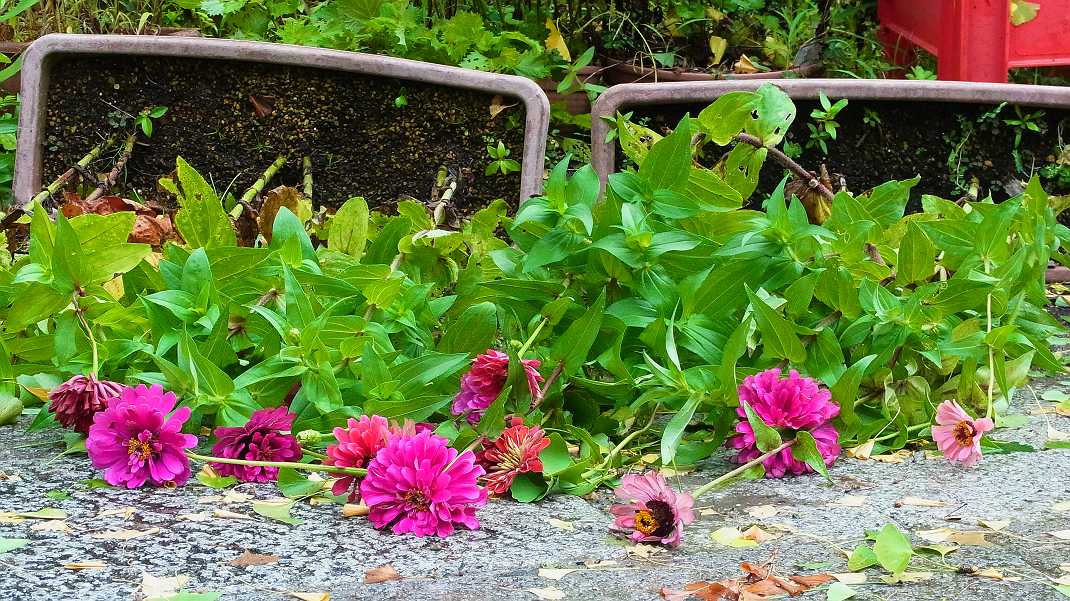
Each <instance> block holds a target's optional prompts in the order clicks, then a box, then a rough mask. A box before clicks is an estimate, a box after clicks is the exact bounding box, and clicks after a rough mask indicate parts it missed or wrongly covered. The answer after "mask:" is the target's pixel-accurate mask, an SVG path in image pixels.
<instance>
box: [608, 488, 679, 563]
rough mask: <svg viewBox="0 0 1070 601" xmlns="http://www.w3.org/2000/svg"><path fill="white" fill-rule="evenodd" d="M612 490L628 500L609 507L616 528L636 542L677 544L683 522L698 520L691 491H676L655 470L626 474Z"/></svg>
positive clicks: (674, 545)
mask: <svg viewBox="0 0 1070 601" xmlns="http://www.w3.org/2000/svg"><path fill="white" fill-rule="evenodd" d="M613 493H614V494H616V495H617V498H619V499H621V500H622V501H625V503H623V504H616V505H613V506H612V507H610V508H609V511H610V513H612V514H613V515H615V516H616V519H614V520H613V529H614V530H616V531H618V532H621V533H624V534H627V535H628V538H629V539H631V540H632V541H634V542H637V543H661V544H663V545H668V546H670V547H677V546H679V545H680V535H681V533H682V532H683V530H684V524H690V523H691V522H693V521H695V514H694V512H692V511H691V506H692V505H693V504H694V501H693V500H692V499H691V495H689V494H687V493H677V492H676V491H674V490H673V489H672V488H671V487H669V485H668V484H667V483H666V482H665V478H663V477H662V475H661V474H659V473H657V472H656V471H654V470H650V471H648V472H646V473H645V474H628V475H626V476H624V477H623V478H621V483H620V486H618V487H617V488H616V489H615V490H614V491H613Z"/></svg>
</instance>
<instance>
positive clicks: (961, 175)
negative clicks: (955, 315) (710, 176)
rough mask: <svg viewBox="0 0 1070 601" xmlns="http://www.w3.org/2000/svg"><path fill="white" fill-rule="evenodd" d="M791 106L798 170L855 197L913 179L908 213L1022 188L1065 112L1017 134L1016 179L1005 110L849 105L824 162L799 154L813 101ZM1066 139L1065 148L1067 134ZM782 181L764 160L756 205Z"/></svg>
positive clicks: (663, 115) (1058, 190)
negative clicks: (822, 176)
mask: <svg viewBox="0 0 1070 601" xmlns="http://www.w3.org/2000/svg"><path fill="white" fill-rule="evenodd" d="M832 100H833V101H835V100H836V99H835V98H833V99H832ZM705 106H706V105H692V106H685V105H676V106H672V107H638V108H637V109H636V110H635V116H636V118H647V119H648V120H649V121H648V126H650V127H653V128H654V129H655V130H657V131H663V130H667V129H669V128H671V127H673V126H675V125H676V123H677V122H678V121H679V119H680V117H681V116H683V114H684V113H685V112H686V111H690V113H691V115H692V116H695V115H698V113H699V112H700V111H701V110H702V109H703V108H704V107H705ZM796 106H797V107H798V116H797V117H796V118H795V123H794V124H793V125H792V128H791V130H790V132H789V135H788V141H789V142H794V143H796V144H799V145H800V146H801V147H803V152H802V155H801V156H800V157H798V158H797V159H796V161H798V163H799V164H801V165H802V166H804V167H806V168H807V169H810V170H814V171H816V170H817V169H818V167H819V166H820V165H821V164H825V165H826V166H827V167H828V169H829V171H830V172H832V173H835V174H841V175H842V176H843V177H844V178H845V179H846V182H847V187H848V189H849V190H851V191H852V192H855V193H859V192H863V191H865V190H868V189H870V188H872V187H873V186H876V185H878V184H880V183H883V182H886V181H888V180H892V179H909V178H911V177H914V176H915V175H920V176H921V182H920V183H919V184H918V186H916V187H915V188H914V193H913V195H912V199H911V203H910V205H909V207H908V210H909V211H920V210H921V196H922V195H923V194H932V195H935V196H939V197H941V198H947V199H952V200H954V199H958V198H960V197H962V196H963V195H964V194H966V191H967V189H968V187H969V186H970V184H971V182H973V181H974V180H975V178H976V183H977V185H978V187H979V196H980V197H981V198H983V197H984V196H985V195H987V194H989V193H991V194H992V197H993V198H994V199H995V200H996V201H1001V200H1005V199H1007V198H1008V197H1010V196H1013V195H1015V194H1017V193H1018V192H1020V191H1021V188H1020V186H1019V184H1017V182H1016V180H1025V181H1027V180H1028V179H1029V174H1030V173H1031V172H1033V171H1038V170H1040V169H1041V167H1043V166H1044V165H1046V164H1048V163H1050V162H1052V161H1054V160H1055V158H1056V156H1057V155H1058V154H1059V148H1058V146H1059V144H1058V133H1057V132H1058V131H1059V128H1060V122H1062V121H1063V120H1066V119H1068V118H1070V111H1065V110H1056V109H1044V110H1043V116H1042V117H1040V118H1038V119H1037V123H1038V124H1040V125H1041V126H1042V127H1043V128H1044V132H1043V133H1036V132H1031V131H1024V132H1023V133H1022V138H1021V144H1020V146H1019V154H1020V157H1021V163H1022V165H1023V167H1024V168H1025V172H1024V173H1023V172H1020V171H1019V170H1018V169H1017V167H1016V166H1015V161H1014V140H1015V128H1014V127H1012V126H1010V125H1008V124H1006V123H1005V120H1008V119H1017V118H1018V113H1016V112H1015V108H1014V107H1012V106H1005V107H1003V109H1002V110H1000V111H999V113H998V115H996V116H995V117H994V118H988V119H984V120H982V119H981V117H982V116H983V115H985V114H986V113H988V112H989V111H992V110H993V109H994V108H996V107H995V106H992V105H977V104H949V103H933V102H889V101H865V100H852V101H851V102H850V103H849V104H848V105H847V107H846V108H845V109H843V110H842V111H841V112H840V114H839V116H838V117H837V119H836V121H837V122H838V123H839V124H840V128H839V131H838V134H837V139H836V140H830V141H828V142H827V145H828V149H829V153H828V155H827V156H826V155H825V154H824V153H822V151H821V149H820V148H818V147H816V146H814V147H811V148H806V146H807V142H808V141H809V129H808V128H807V127H806V123H811V122H812V120H811V119H810V111H811V110H813V109H814V108H817V107H818V106H819V105H818V103H817V102H814V101H796ZM867 110H868V111H869V114H870V115H874V114H875V115H876V116H877V117H879V119H880V122H879V124H874V125H870V124H866V123H865V122H864V118H865V116H866V115H867ZM1036 110H1039V109H1030V108H1023V109H1022V113H1024V114H1029V113H1033V112H1035V111H1036ZM979 121H980V122H979ZM1066 135H1067V141H1068V142H1070V128H1068V129H1067V131H1066ZM710 150H711V151H712V150H713V149H712V148H710ZM618 156H620V153H619V152H618ZM960 157H961V159H960ZM709 158H710V160H711V161H716V160H717V159H719V158H720V155H719V154H713V153H711V156H710V157H709ZM1067 173H1068V174H1070V170H1068V171H1067ZM783 175H784V172H783V170H781V169H779V168H778V166H777V165H776V163H774V162H772V161H771V160H767V161H766V164H765V167H764V168H763V169H762V174H761V181H760V184H759V188H758V190H759V194H757V195H755V197H754V198H755V201H754V202H755V204H760V202H761V200H760V199H762V198H764V195H763V194H761V192H765V193H768V192H771V191H772V190H773V189H774V188H775V187H776V185H777V184H778V183H779V182H780V178H781V177H783ZM1044 185H1045V189H1046V190H1048V192H1049V193H1052V194H1065V193H1067V192H1070V185H1068V184H1067V183H1062V184H1060V183H1059V182H1057V181H1054V180H1045V181H1044Z"/></svg>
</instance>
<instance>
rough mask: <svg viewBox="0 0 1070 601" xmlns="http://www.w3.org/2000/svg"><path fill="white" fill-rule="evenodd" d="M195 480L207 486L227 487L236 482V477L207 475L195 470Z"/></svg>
mask: <svg viewBox="0 0 1070 601" xmlns="http://www.w3.org/2000/svg"><path fill="white" fill-rule="evenodd" d="M197 482H200V483H201V484H203V485H205V486H207V487H208V488H215V489H221V488H227V487H230V486H233V485H235V484H237V482H238V479H237V478H235V477H234V476H209V475H208V474H206V473H205V472H203V471H201V472H197Z"/></svg>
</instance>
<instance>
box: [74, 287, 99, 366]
mask: <svg viewBox="0 0 1070 601" xmlns="http://www.w3.org/2000/svg"><path fill="white" fill-rule="evenodd" d="M78 298H79V291H78V290H75V291H74V294H73V295H72V298H71V302H72V303H74V314H75V315H76V316H77V317H78V321H79V323H81V324H82V328H83V329H84V330H85V335H86V337H87V338H89V347H90V348H92V349H93V371H91V372H89V373H90V375H92V376H93V377H94V378H96V377H97V370H98V369H99V367H100V364H99V360H98V356H97V339H96V338H95V337H94V336H93V328H91V327H89V322H88V321H86V319H85V310H84V309H82V306H81V305H80V304H78Z"/></svg>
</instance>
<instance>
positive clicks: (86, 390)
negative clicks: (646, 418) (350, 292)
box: [48, 375, 123, 434]
mask: <svg viewBox="0 0 1070 601" xmlns="http://www.w3.org/2000/svg"><path fill="white" fill-rule="evenodd" d="M122 391H123V385H122V384H117V383H115V382H109V381H107V380H98V379H96V378H95V377H93V375H88V376H74V377H73V378H71V379H70V380H67V381H66V382H64V383H62V384H60V385H59V386H56V387H55V388H53V389H52V392H50V393H48V400H49V401H50V402H49V404H48V408H49V409H50V410H51V411H52V412H53V413H55V414H56V421H58V422H59V423H61V424H63V427H65V428H69V429H71V430H74V431H75V432H81V433H82V434H85V433H87V432H89V426H91V425H93V415H95V414H96V413H97V412H100V411H103V410H105V409H107V408H108V401H110V400H111V399H115V398H117V397H118V396H119V395H120V394H121V393H122Z"/></svg>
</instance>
